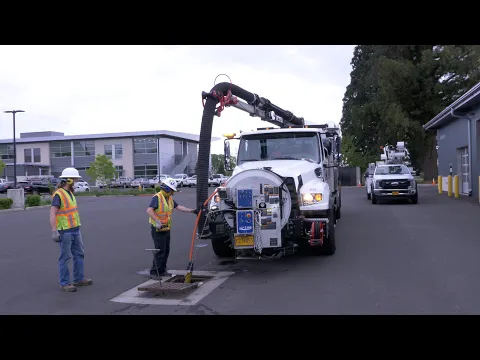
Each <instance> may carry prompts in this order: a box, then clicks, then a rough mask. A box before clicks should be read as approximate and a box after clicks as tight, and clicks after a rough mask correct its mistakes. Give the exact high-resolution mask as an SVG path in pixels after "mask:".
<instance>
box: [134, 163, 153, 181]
mask: <svg viewBox="0 0 480 360" xmlns="http://www.w3.org/2000/svg"><path fill="white" fill-rule="evenodd" d="M133 171H134V175H135V178H147V179H152V178H154V177H155V176H157V171H158V170H157V165H138V166H135V167H134V169H133Z"/></svg>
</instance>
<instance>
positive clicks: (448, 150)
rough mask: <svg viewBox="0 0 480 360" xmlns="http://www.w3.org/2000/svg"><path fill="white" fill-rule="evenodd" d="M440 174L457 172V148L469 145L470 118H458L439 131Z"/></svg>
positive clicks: (454, 173)
mask: <svg viewBox="0 0 480 360" xmlns="http://www.w3.org/2000/svg"><path fill="white" fill-rule="evenodd" d="M437 145H438V150H437V152H438V174H439V175H442V176H447V175H448V174H449V171H450V164H452V170H453V175H456V174H457V149H458V148H462V147H465V146H468V120H467V119H456V120H455V121H453V122H451V123H449V124H447V125H446V126H444V127H442V128H440V129H438V131H437Z"/></svg>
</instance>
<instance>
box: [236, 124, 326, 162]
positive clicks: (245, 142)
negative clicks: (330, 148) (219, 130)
mask: <svg viewBox="0 0 480 360" xmlns="http://www.w3.org/2000/svg"><path fill="white" fill-rule="evenodd" d="M300 159H304V160H307V161H311V162H317V163H319V162H320V160H321V157H320V145H319V140H318V136H317V133H316V132H291V133H290V132H282V133H270V134H269V133H263V134H255V135H245V136H243V137H242V140H241V141H240V145H239V150H238V164H239V165H240V164H241V163H243V162H247V161H261V160H300Z"/></svg>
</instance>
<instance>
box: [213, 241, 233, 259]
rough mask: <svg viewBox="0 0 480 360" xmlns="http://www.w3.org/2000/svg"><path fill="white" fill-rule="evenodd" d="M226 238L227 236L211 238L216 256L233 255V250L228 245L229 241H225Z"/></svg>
mask: <svg viewBox="0 0 480 360" xmlns="http://www.w3.org/2000/svg"><path fill="white" fill-rule="evenodd" d="M228 239H229V238H228V237H224V238H215V239H212V248H213V252H214V253H215V255H217V256H218V257H234V256H235V250H234V249H232V248H231V247H230V243H229V242H226V241H227V240H228Z"/></svg>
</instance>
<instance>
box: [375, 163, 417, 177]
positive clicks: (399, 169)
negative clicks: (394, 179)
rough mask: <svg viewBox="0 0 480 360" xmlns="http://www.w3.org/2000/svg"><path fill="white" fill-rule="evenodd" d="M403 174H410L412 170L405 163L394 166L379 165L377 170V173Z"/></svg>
mask: <svg viewBox="0 0 480 360" xmlns="http://www.w3.org/2000/svg"><path fill="white" fill-rule="evenodd" d="M392 174H401V175H408V174H410V170H408V168H407V167H406V166H405V165H393V166H378V167H377V169H376V170H375V175H392Z"/></svg>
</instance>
